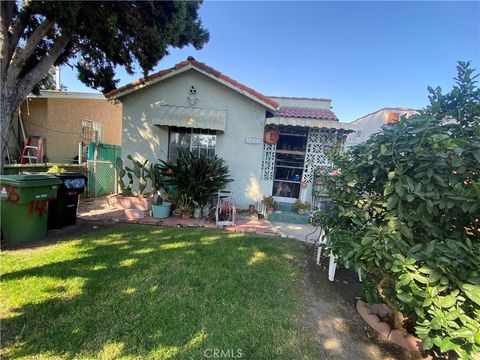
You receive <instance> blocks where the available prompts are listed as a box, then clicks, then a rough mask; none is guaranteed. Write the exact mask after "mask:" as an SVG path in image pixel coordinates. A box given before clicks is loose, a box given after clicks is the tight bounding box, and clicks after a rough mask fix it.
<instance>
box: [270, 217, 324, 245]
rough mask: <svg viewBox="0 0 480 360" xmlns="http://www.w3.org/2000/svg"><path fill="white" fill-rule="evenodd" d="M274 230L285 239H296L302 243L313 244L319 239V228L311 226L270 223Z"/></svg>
mask: <svg viewBox="0 0 480 360" xmlns="http://www.w3.org/2000/svg"><path fill="white" fill-rule="evenodd" d="M270 224H271V226H272V229H274V230H275V231H277V232H279V233H280V234H282V235H283V236H285V237H290V238H295V239H297V240H300V241H306V242H308V243H313V242H315V240H317V239H318V236H319V232H320V230H319V228H317V227H316V226H312V225H310V224H286V223H279V222H270Z"/></svg>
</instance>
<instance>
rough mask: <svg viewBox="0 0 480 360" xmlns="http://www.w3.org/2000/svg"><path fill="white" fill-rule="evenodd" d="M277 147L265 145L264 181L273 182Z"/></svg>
mask: <svg viewBox="0 0 480 360" xmlns="http://www.w3.org/2000/svg"><path fill="white" fill-rule="evenodd" d="M276 151H277V145H276V144H273V145H267V144H263V161H262V180H273V176H274V174H275V153H276Z"/></svg>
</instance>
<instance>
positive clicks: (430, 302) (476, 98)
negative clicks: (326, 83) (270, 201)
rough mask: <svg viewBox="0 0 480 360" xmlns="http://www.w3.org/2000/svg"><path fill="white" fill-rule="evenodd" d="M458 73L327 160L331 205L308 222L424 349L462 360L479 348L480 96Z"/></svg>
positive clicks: (462, 71) (463, 72)
mask: <svg viewBox="0 0 480 360" xmlns="http://www.w3.org/2000/svg"><path fill="white" fill-rule="evenodd" d="M457 69H458V77H457V78H456V85H455V86H454V88H453V90H451V91H450V92H449V93H448V94H443V93H442V90H441V89H440V88H439V87H437V88H436V89H432V88H429V92H430V96H429V98H430V106H428V107H427V108H426V109H425V110H423V111H420V113H419V114H418V115H414V116H411V117H409V118H406V117H402V119H400V121H398V122H396V123H394V124H393V125H388V126H384V128H383V131H382V132H380V133H378V134H376V135H374V136H372V137H371V138H370V139H369V140H368V141H367V142H366V143H363V144H360V145H358V146H356V147H354V148H353V149H352V150H351V151H349V152H347V153H345V154H337V155H335V157H334V159H333V164H334V166H335V167H337V168H338V169H339V171H338V176H329V175H325V176H324V179H323V180H324V181H325V183H326V186H327V191H328V194H329V196H330V198H331V200H332V207H331V209H330V211H328V212H323V213H318V214H316V216H315V219H314V222H315V223H317V224H319V225H321V226H323V227H324V228H325V230H326V232H327V234H328V238H329V243H328V248H329V249H330V251H333V252H334V253H335V255H337V256H338V257H339V260H340V261H342V262H349V263H350V264H354V265H355V266H357V267H359V268H361V269H363V270H364V271H366V272H373V273H376V274H377V275H378V276H379V278H381V279H382V280H381V281H380V282H379V283H378V284H377V287H378V291H379V293H380V295H381V296H382V297H383V299H384V301H386V302H387V304H389V305H390V306H391V307H392V308H394V309H396V310H397V313H396V314H397V315H399V314H400V312H401V313H402V314H404V315H405V316H408V317H410V318H412V319H414V320H415V321H416V327H415V329H416V333H417V335H418V336H419V337H420V338H421V339H422V340H423V344H424V347H425V348H426V349H430V348H432V347H433V346H434V345H435V346H437V347H438V348H439V349H440V351H442V352H444V351H448V350H454V351H456V352H457V353H458V354H460V355H461V356H462V357H465V358H467V357H469V356H470V355H472V354H473V353H475V352H478V351H479V350H480V223H479V221H480V220H479V219H480V90H479V88H478V87H477V85H476V82H475V80H474V79H475V77H474V76H473V70H472V69H471V68H470V66H469V63H464V62H459V64H458V67H457ZM400 319H401V318H400V316H398V317H397V319H396V320H397V322H398V321H399V320H400Z"/></svg>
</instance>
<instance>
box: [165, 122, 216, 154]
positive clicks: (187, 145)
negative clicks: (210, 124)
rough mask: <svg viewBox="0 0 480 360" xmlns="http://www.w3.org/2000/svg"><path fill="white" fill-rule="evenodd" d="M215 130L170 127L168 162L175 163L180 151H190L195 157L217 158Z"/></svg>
mask: <svg viewBox="0 0 480 360" xmlns="http://www.w3.org/2000/svg"><path fill="white" fill-rule="evenodd" d="M216 143H217V135H216V131H215V130H205V129H192V128H179V127H170V137H169V146H168V160H169V161H175V160H176V159H177V155H178V149H189V150H190V151H192V152H193V154H194V155H195V156H197V157H198V156H200V155H205V156H206V157H213V156H215V145H216Z"/></svg>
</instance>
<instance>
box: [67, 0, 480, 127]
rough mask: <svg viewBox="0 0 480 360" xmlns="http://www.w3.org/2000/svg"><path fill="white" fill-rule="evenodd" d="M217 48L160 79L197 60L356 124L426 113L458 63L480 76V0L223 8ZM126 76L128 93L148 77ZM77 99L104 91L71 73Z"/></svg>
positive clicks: (209, 16)
mask: <svg viewBox="0 0 480 360" xmlns="http://www.w3.org/2000/svg"><path fill="white" fill-rule="evenodd" d="M200 14H201V18H202V21H203V23H204V25H205V27H206V28H207V29H208V30H209V32H210V42H209V43H207V44H206V45H205V46H204V48H203V49H201V50H199V51H197V50H195V49H193V48H191V47H187V48H183V49H171V50H170V55H169V56H167V57H165V58H164V59H162V60H161V61H160V63H159V64H158V66H157V67H156V68H155V70H154V71H157V70H160V69H163V68H168V67H171V66H173V65H174V64H176V63H178V62H180V61H182V60H185V59H186V58H187V56H188V55H193V56H194V57H195V58H196V59H197V60H199V61H202V62H205V63H207V64H208V65H210V66H212V67H214V68H216V69H217V70H219V71H221V72H222V73H224V74H226V75H228V76H230V77H232V78H234V79H235V80H237V81H239V82H242V83H244V84H245V85H247V86H249V87H252V88H254V89H255V90H257V91H259V92H261V93H263V94H265V95H281V96H299V97H321V98H331V99H332V100H333V102H332V106H333V111H334V112H335V113H336V114H337V116H338V117H339V119H340V120H341V121H344V122H350V121H352V120H355V119H356V118H358V117H360V116H362V115H365V114H367V113H369V112H372V111H375V110H377V109H380V108H382V107H388V106H392V107H397V106H398V107H412V108H422V107H424V106H425V105H427V103H428V98H427V90H426V88H427V86H428V85H432V86H437V85H439V86H441V87H442V89H444V90H449V89H450V88H451V87H452V85H453V79H452V78H453V77H454V76H455V75H456V69H455V67H456V62H457V61H458V60H471V61H472V66H473V67H474V68H475V69H477V70H480V2H458V1H457V2H433V1H431V2H410V1H406V2H360V1H357V2H287V1H285V2H273V1H269V2H214V1H207V2H205V3H204V4H203V6H202V8H201V10H200ZM141 75H142V74H141V71H138V72H137V74H136V75H135V76H133V77H132V76H128V75H127V74H126V73H125V71H123V70H122V69H119V71H118V77H119V78H120V83H119V85H124V84H126V83H128V82H131V81H132V80H134V79H136V78H139V77H141ZM62 83H63V84H64V85H66V86H67V88H68V90H70V91H88V92H94V91H95V90H93V89H90V88H87V87H85V86H84V85H83V84H81V83H80V81H79V80H77V77H76V73H75V71H73V70H71V69H69V68H68V67H64V68H62Z"/></svg>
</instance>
